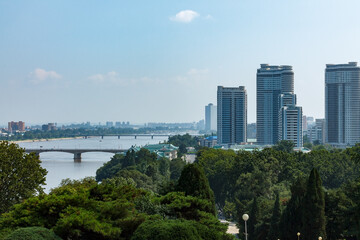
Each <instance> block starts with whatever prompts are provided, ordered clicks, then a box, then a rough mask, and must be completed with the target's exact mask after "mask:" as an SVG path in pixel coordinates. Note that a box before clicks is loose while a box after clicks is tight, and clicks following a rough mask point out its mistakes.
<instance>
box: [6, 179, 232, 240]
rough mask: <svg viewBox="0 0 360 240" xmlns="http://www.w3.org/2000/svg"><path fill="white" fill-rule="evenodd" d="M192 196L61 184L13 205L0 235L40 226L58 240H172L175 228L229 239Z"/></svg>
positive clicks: (121, 184) (121, 185)
mask: <svg viewBox="0 0 360 240" xmlns="http://www.w3.org/2000/svg"><path fill="white" fill-rule="evenodd" d="M202 174H203V173H202ZM193 180H194V181H195V182H198V184H197V185H198V186H206V185H208V183H207V179H206V178H205V177H202V178H193ZM202 181H204V182H202ZM180 185H182V186H183V185H184V184H182V183H181V180H180V181H179V183H178V184H175V186H174V188H175V189H180V188H181V187H179V186H180ZM208 190H209V191H211V190H210V189H208ZM195 195H196V194H194V195H191V194H190V193H189V194H185V192H174V191H171V192H167V193H166V194H164V195H156V194H154V193H153V192H150V191H147V190H144V189H140V188H136V187H135V181H134V180H133V179H131V178H128V179H126V178H123V177H114V178H111V179H103V180H102V182H101V183H97V182H96V181H95V179H92V178H86V179H84V180H82V181H76V180H74V181H71V180H64V181H63V183H62V184H61V186H60V187H58V188H55V189H53V190H52V191H51V192H50V194H48V195H47V194H42V195H40V196H38V197H32V198H29V199H27V200H25V201H24V202H22V203H21V204H17V205H14V206H13V208H12V210H11V211H10V212H8V213H5V214H3V215H2V216H1V218H0V231H1V232H2V234H3V235H4V234H8V233H9V232H11V231H13V230H15V229H17V228H19V227H32V226H40V227H45V228H48V229H51V230H52V231H54V232H55V233H56V234H57V235H58V236H60V237H61V238H63V239H84V240H85V239H90V240H91V239H97V240H101V239H131V238H132V237H133V235H134V233H135V231H136V234H135V235H134V238H133V239H141V238H142V237H144V236H153V235H151V234H154V232H156V231H158V232H159V234H160V233H161V234H165V235H160V236H164V237H165V236H167V235H166V234H168V236H174V234H175V235H176V234H177V231H178V230H179V228H180V229H182V231H184V234H185V235H183V236H186V232H187V233H194V236H198V238H194V239H214V240H220V239H231V236H230V235H227V234H226V233H225V232H226V229H227V226H226V225H224V224H222V223H220V222H219V221H218V220H217V218H216V217H215V216H214V210H213V199H207V198H205V197H203V196H202V195H201V196H198V197H197V196H195ZM194 221H196V224H195V225H194ZM153 223H154V224H153ZM143 224H144V225H143ZM139 226H142V227H141V228H139V231H137V229H138V227H139ZM150 226H151V227H150ZM168 231H172V232H168ZM1 232H0V236H1ZM148 234H150V235H148ZM143 239H144V238H143ZM145 239H146V238H145ZM164 239H166V238H164Z"/></svg>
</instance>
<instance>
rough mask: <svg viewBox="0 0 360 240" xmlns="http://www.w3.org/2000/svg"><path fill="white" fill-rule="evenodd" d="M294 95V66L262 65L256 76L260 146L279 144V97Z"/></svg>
mask: <svg viewBox="0 0 360 240" xmlns="http://www.w3.org/2000/svg"><path fill="white" fill-rule="evenodd" d="M283 93H294V72H293V70H292V66H285V65H281V66H271V65H269V64H261V65H260V68H259V69H258V70H257V75H256V124H257V125H256V138H257V142H258V144H259V145H268V144H269V145H272V144H276V143H277V142H278V136H279V133H278V129H279V120H278V118H279V111H280V102H279V95H280V94H283Z"/></svg>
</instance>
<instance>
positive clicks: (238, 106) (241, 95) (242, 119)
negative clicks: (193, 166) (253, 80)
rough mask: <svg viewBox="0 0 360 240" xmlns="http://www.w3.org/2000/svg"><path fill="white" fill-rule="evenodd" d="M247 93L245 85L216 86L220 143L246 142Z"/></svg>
mask: <svg viewBox="0 0 360 240" xmlns="http://www.w3.org/2000/svg"><path fill="white" fill-rule="evenodd" d="M246 128H247V93H246V90H245V87H242V86H240V87H237V88H236V87H223V86H218V91H217V135H218V143H220V144H236V143H242V142H246Z"/></svg>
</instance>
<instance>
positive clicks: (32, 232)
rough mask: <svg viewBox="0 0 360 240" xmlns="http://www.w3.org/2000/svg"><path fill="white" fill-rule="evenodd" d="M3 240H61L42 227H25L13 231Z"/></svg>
mask: <svg viewBox="0 0 360 240" xmlns="http://www.w3.org/2000/svg"><path fill="white" fill-rule="evenodd" d="M5 240H61V238H60V237H59V236H57V235H56V234H55V233H54V232H53V231H51V230H49V229H47V228H44V227H26V228H19V229H17V230H15V231H14V232H12V233H11V234H9V235H8V236H7V237H6V238H5Z"/></svg>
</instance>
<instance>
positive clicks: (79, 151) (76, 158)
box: [25, 148, 129, 162]
mask: <svg viewBox="0 0 360 240" xmlns="http://www.w3.org/2000/svg"><path fill="white" fill-rule="evenodd" d="M128 150H129V149H98V148H92V149H91V148H86V149H80V148H77V149H74V148H73V149H70V148H26V149H25V152H26V153H35V154H36V155H38V156H39V155H40V153H43V152H66V153H72V154H74V162H81V154H82V153H87V152H107V153H114V154H116V153H123V152H127V151H128Z"/></svg>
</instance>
